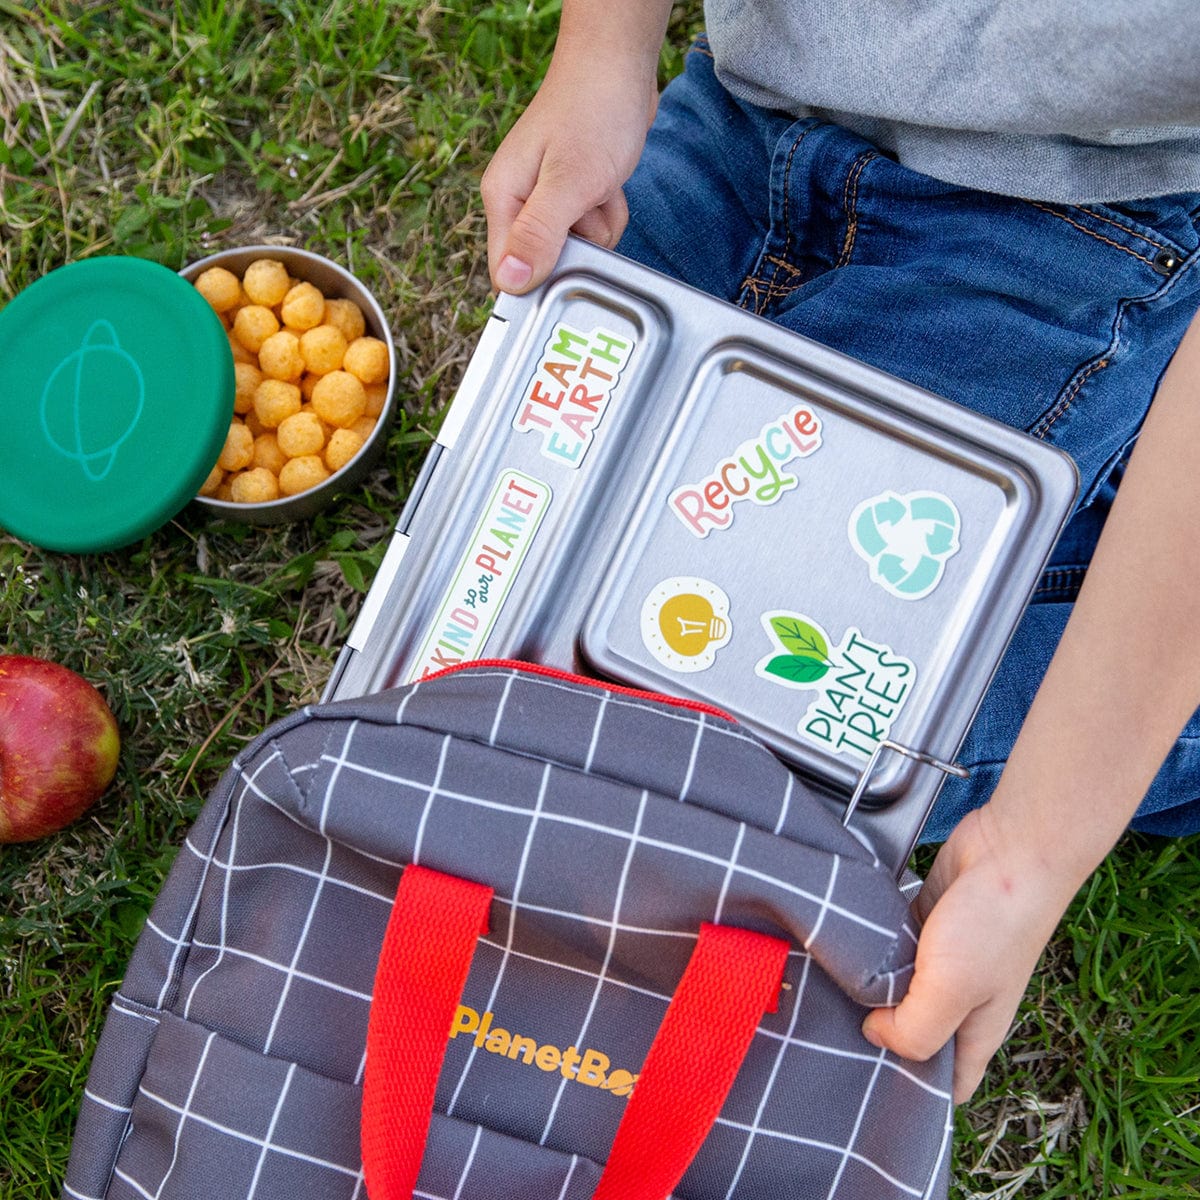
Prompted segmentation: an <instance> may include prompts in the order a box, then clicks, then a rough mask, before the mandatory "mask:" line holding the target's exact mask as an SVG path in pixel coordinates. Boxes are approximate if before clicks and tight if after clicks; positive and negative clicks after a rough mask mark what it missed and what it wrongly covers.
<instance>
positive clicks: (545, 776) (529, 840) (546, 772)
mask: <svg viewBox="0 0 1200 1200" xmlns="http://www.w3.org/2000/svg"><path fill="white" fill-rule="evenodd" d="M504 694H505V696H506V697H507V695H508V692H507V691H505V693H504ZM549 782H550V764H549V763H546V765H545V766H544V767H543V768H542V779H541V783H540V784H539V786H538V794H537V800H536V801H535V803H534V806H533V812H532V813H531V814H530V817H529V829H528V831H527V832H526V834H525V842H524V844H523V845H522V847H521V860H520V862H519V863H518V864H517V877H516V880H515V881H514V883H513V893H512V897H511V898H510V899H509V900H508V902H507V903H508V930H507V932H506V933H505V938H504V949H503V951H502V952H501V957H500V965H499V966H498V967H497V968H496V976H495V979H493V981H492V987H491V991H490V992H489V993H488V999H487V1008H488V1009H491V1008H492V1006H493V1005H494V1004H495V1003H496V996H497V994H498V993H499V991H500V982H501V980H503V978H504V971H505V968H506V967H507V966H508V963H509V959H510V957H511V955H512V944H513V937H514V935H515V934H516V929H517V904H518V902H519V899H520V896H521V885H522V884H523V883H524V882H525V868H526V867H527V866H528V865H529V852H530V850H531V849H532V847H533V835H534V831H535V830H536V829H537V823H538V816H539V815H540V814H541V811H542V806H543V805H544V804H545V802H546V786H547V784H548V783H549ZM478 1049H479V1047H478V1046H476V1045H475V1044H474V1042H472V1043H471V1049H470V1051H469V1053H468V1054H467V1061H466V1062H465V1063H464V1064H463V1069H462V1071H461V1073H460V1074H459V1077H458V1083H457V1084H455V1087H454V1094H453V1095H452V1096H451V1097H450V1103H449V1104H448V1105H447V1107H446V1113H447V1114H448V1115H449V1114H452V1113H453V1112H454V1106H455V1105H456V1104H457V1103H458V1096H459V1093H460V1092H461V1091H462V1088H463V1084H464V1083H466V1081H467V1073H468V1072H469V1071H470V1070H471V1064H472V1063H474V1061H475V1053H476V1051H477V1050H478Z"/></svg>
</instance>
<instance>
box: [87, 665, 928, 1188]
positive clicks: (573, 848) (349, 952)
mask: <svg viewBox="0 0 1200 1200" xmlns="http://www.w3.org/2000/svg"><path fill="white" fill-rule="evenodd" d="M915 947H916V935H915V930H914V926H913V923H912V919H911V917H910V914H909V909H908V904H907V901H906V899H905V897H904V895H903V894H902V892H901V890H900V888H899V887H898V886H897V884H896V881H895V879H894V878H893V877H892V875H891V873H890V872H889V871H888V870H887V869H886V868H885V867H883V866H882V865H881V864H880V863H879V862H878V861H877V860H876V859H875V857H874V855H873V854H872V853H871V851H870V850H869V849H868V848H867V847H865V846H864V845H863V844H862V843H861V842H860V841H859V840H858V839H857V838H856V837H855V836H854V835H852V834H851V833H849V832H847V830H845V829H844V828H843V827H842V826H841V824H840V823H839V821H838V820H837V819H836V817H835V816H834V815H833V814H832V813H831V812H830V810H829V809H828V808H827V807H826V806H825V805H823V804H822V803H821V802H820V801H818V799H817V798H816V797H815V795H814V794H813V793H812V792H811V790H810V789H809V788H808V786H807V785H806V784H805V783H804V782H803V780H802V779H801V778H800V777H799V776H797V775H795V774H794V773H793V772H792V771H790V770H789V769H788V768H787V767H786V766H785V765H784V764H783V763H782V762H780V760H779V759H778V758H776V757H775V756H774V755H773V754H772V753H771V752H769V751H768V750H767V749H766V748H764V746H763V745H762V744H761V743H760V742H759V741H758V740H757V739H756V738H754V737H753V736H751V735H750V734H748V733H747V732H745V731H744V730H743V729H741V728H740V727H739V726H738V725H737V724H736V723H734V722H733V721H731V720H730V719H728V718H727V717H725V716H724V715H723V714H720V713H718V712H716V711H715V710H713V709H708V708H705V707H704V706H702V705H697V704H692V703H684V702H676V701H667V700H663V699H659V698H655V697H652V696H648V695H645V694H643V693H635V692H630V691H626V690H622V689H620V688H613V687H607V686H601V685H598V684H596V683H594V682H591V681H585V680H581V679H577V678H575V677H572V676H566V675H562V674H561V673H558V672H554V671H551V670H548V669H545V668H537V667H533V668H531V667H521V666H518V665H516V664H510V663H479V664H473V665H471V666H469V667H465V668H462V669H459V670H454V671H450V672H447V673H445V674H443V675H440V676H436V677H434V678H432V679H429V680H426V681H424V682H421V683H418V684H413V685H410V686H408V687H406V688H401V689H397V690H395V691H389V692H384V693H381V694H379V695H375V696H370V697H366V698H362V699H356V700H349V701H342V702H338V703H334V704H327V705H318V706H313V707H310V708H306V709H304V710H303V711H300V712H298V713H296V714H294V715H292V716H291V717H289V718H287V719H285V720H283V721H280V722H279V723H277V724H276V725H274V726H273V727H272V728H270V729H269V730H267V731H266V732H265V733H264V734H262V736H261V737H259V738H258V739H257V740H256V741H254V742H253V743H252V744H251V745H250V746H249V747H248V748H247V749H246V751H245V752H244V753H242V754H241V755H239V756H238V759H237V761H235V762H234V764H233V765H232V766H231V768H230V769H229V771H228V772H227V773H226V774H225V776H224V778H223V780H222V781H221V783H220V784H219V786H218V787H217V789H216V791H215V793H214V795H213V796H212V797H211V798H210V799H209V801H208V803H207V804H206V805H205V807H204V809H203V811H202V812H201V814H200V817H199V818H198V820H197V821H196V823H195V825H194V827H193V828H192V830H191V832H190V833H189V835H188V837H187V840H186V842H185V843H184V846H183V848H182V850H181V851H180V853H179V856H178V858H177V860H176V862H175V864H174V866H173V867H172V869H171V871H170V874H169V876H168V878H167V880H166V883H165V885H164V887H163V890H162V893H161V895H160V897H159V899H158V901H157V902H156V904H155V906H154V910H153V912H152V913H151V915H150V918H149V920H148V922H147V925H146V928H145V931H144V932H143V934H142V936H141V938H140V940H139V942H138V945H137V947H136V949H135V952H134V955H133V958H132V961H131V962H130V965H129V969H128V973H127V975H126V977H125V980H124V983H123V985H122V987H121V989H120V991H119V992H118V993H117V994H116V996H115V997H114V999H113V1002H112V1005H111V1009H110V1012H109V1015H108V1019H107V1022H106V1024H105V1027H104V1031H103V1034H102V1036H101V1038H100V1042H99V1046H98V1048H97V1050H96V1055H95V1059H94V1061H93V1064H92V1067H91V1072H90V1077H89V1080H88V1085H87V1089H86V1092H85V1096H84V1099H83V1105H82V1110H81V1113H80V1116H79V1121H78V1125H77V1128H76V1133H75V1140H74V1144H73V1148H72V1155H71V1161H70V1166H69V1169H68V1172H67V1178H66V1183H65V1188H64V1195H65V1196H66V1197H69V1198H71V1200H99V1198H100V1197H105V1198H107V1200H146V1198H152V1200H183V1198H185V1197H186V1198H189V1200H297V1198H307V1197H319V1198H322V1200H325V1198H328V1200H367V1197H368V1196H369V1197H370V1200H400V1198H401V1197H404V1198H405V1200H407V1198H408V1197H409V1196H417V1197H422V1198H437V1200H517V1198H518V1197H519V1198H521V1200H586V1198H590V1197H593V1196H595V1197H600V1198H601V1200H605V1198H608V1200H663V1197H665V1196H667V1195H668V1194H671V1195H674V1196H676V1197H678V1198H680V1200H725V1198H743V1200H749V1198H754V1200H781V1198H790V1197H795V1198H798V1200H806V1198H808V1197H813V1198H820V1200H902V1198H909V1197H917V1198H920V1197H944V1196H945V1194H946V1190H947V1186H948V1172H949V1159H950V1145H951V1129H952V1105H951V1099H950V1083H951V1069H952V1051H951V1050H950V1049H949V1048H948V1049H947V1050H945V1051H943V1052H942V1053H941V1054H939V1055H938V1056H936V1057H935V1058H934V1059H932V1060H931V1061H929V1062H927V1063H913V1062H907V1061H905V1060H903V1059H900V1058H897V1057H895V1056H894V1055H892V1054H890V1053H888V1052H886V1051H882V1050H878V1049H876V1048H875V1047H873V1046H871V1045H870V1044H868V1043H867V1042H866V1041H865V1040H864V1039H863V1037H862V1035H861V1032H860V1025H861V1022H862V1019H863V1016H864V1015H865V1013H866V1011H867V1009H868V1008H869V1007H871V1006H874V1005H880V1004H890V1003H895V1002H896V1001H898V1000H899V998H900V997H901V995H902V994H903V992H904V989H905V987H906V986H907V982H908V980H909V977H910V974H911V971H912V964H913V955H914V950H915ZM364 1162H365V1165H364Z"/></svg>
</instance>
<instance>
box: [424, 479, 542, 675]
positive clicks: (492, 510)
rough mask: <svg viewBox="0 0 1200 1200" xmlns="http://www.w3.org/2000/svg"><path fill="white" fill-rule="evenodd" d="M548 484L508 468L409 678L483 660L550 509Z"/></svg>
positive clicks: (435, 618) (465, 554)
mask: <svg viewBox="0 0 1200 1200" xmlns="http://www.w3.org/2000/svg"><path fill="white" fill-rule="evenodd" d="M551 495H552V493H551V491H550V488H549V486H548V485H547V484H544V483H542V482H541V480H538V479H534V478H533V477H532V476H529V475H525V474H524V473H522V472H521V471H513V470H504V471H501V472H500V477H499V479H498V480H497V481H496V486H495V487H494V488H493V489H492V494H491V496H490V497H489V498H488V502H487V504H486V505H484V509H483V515H482V516H481V517H480V519H479V523H478V524H477V525H476V526H475V529H474V532H472V534H471V540H470V541H469V542H468V543H467V548H466V551H465V552H464V554H463V556H462V558H461V559H460V560H459V563H458V570H457V571H455V573H454V578H453V580H451V582H450V586H449V587H448V588H447V589H446V592H445V595H444V596H443V597H442V602H441V604H439V605H438V608H437V612H436V613H435V614H434V617H433V620H432V622H431V623H430V627H429V632H428V633H427V634H426V636H425V641H424V642H423V643H422V645H421V650H420V653H419V654H418V655H417V657H416V663H415V666H414V667H413V669H412V670H411V671H410V672H409V676H408V682H409V683H412V682H414V681H415V680H418V679H425V678H426V677H427V676H429V675H434V674H436V673H437V672H438V671H444V670H445V669H446V668H447V667H453V666H457V665H458V664H459V663H462V662H470V661H471V660H473V659H476V658H479V656H480V651H481V650H482V649H483V646H484V643H485V642H486V641H487V639H488V636H489V634H490V633H491V632H492V626H493V625H495V623H496V618H497V617H498V616H499V615H500V608H501V606H502V605H503V604H504V601H505V598H506V597H507V596H508V593H509V592H510V591H511V590H512V585H513V583H514V582H515V580H516V577H517V572H518V571H519V570H520V568H521V564H522V563H523V562H524V561H525V555H526V554H527V553H528V551H529V546H530V544H531V543H532V541H533V537H534V534H536V533H537V531H538V526H539V525H541V523H542V518H543V517H545V515H546V511H547V509H549V507H550V499H551Z"/></svg>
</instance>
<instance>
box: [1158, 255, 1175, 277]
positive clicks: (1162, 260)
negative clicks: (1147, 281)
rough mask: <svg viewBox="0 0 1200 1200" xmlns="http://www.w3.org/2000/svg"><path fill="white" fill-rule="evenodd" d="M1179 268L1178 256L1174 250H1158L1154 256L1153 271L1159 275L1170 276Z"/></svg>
mask: <svg viewBox="0 0 1200 1200" xmlns="http://www.w3.org/2000/svg"><path fill="white" fill-rule="evenodd" d="M1178 266H1179V255H1178V254H1176V253H1175V251H1174V250H1160V251H1159V252H1158V253H1157V254H1156V255H1155V256H1154V269H1155V270H1156V271H1157V272H1158V273H1159V274H1160V275H1170V274H1172V273H1173V272H1174V271H1175V269H1176V268H1177V267H1178Z"/></svg>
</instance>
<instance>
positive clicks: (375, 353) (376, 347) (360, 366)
mask: <svg viewBox="0 0 1200 1200" xmlns="http://www.w3.org/2000/svg"><path fill="white" fill-rule="evenodd" d="M342 367H343V368H344V369H345V370H347V371H349V372H350V374H351V375H355V376H357V378H358V379H359V381H360V382H361V383H379V382H380V380H383V379H386V378H387V375H388V352H387V346H385V345H384V344H383V342H381V341H380V340H379V339H378V338H373V337H360V338H355V339H354V341H352V342H351V343H350V345H349V346H347V347H346V355H345V357H344V358H343V359H342Z"/></svg>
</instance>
